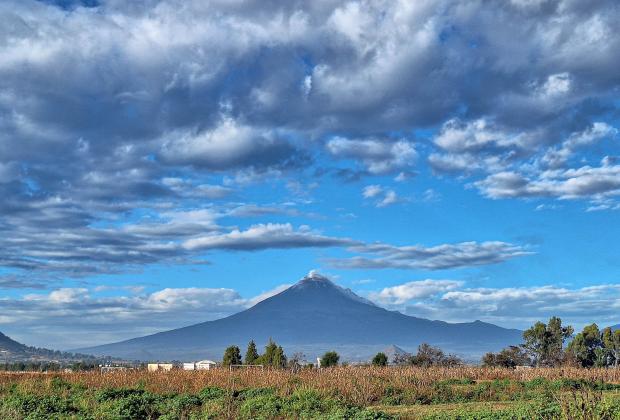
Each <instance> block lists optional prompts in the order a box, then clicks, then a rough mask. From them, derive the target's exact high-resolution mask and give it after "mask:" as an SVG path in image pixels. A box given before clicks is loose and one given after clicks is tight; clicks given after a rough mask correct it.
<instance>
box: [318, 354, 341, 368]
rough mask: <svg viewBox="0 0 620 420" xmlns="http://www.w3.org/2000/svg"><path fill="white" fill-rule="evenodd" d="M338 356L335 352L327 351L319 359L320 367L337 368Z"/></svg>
mask: <svg viewBox="0 0 620 420" xmlns="http://www.w3.org/2000/svg"><path fill="white" fill-rule="evenodd" d="M339 360H340V356H339V355H338V353H336V352H335V351H328V352H327V353H325V354H324V355H323V357H321V367H332V366H338V361H339Z"/></svg>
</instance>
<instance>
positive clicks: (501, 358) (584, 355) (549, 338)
mask: <svg viewBox="0 0 620 420" xmlns="http://www.w3.org/2000/svg"><path fill="white" fill-rule="evenodd" d="M574 332H575V331H574V329H573V327H571V326H570V325H567V326H564V325H562V320H561V319H560V318H559V317H552V318H550V319H549V322H548V323H546V324H545V323H544V322H537V323H536V324H534V325H533V326H532V327H530V328H528V329H527V330H525V331H524V332H523V343H522V344H521V345H519V346H510V347H507V348H505V349H503V350H502V351H500V352H498V353H487V354H485V355H484V356H483V357H482V364H483V366H502V367H515V366H535V367H553V366H581V367H618V364H619V363H620V330H615V331H614V330H613V329H612V328H610V327H607V328H604V329H603V330H602V331H601V330H600V329H599V327H598V325H596V324H590V325H587V326H586V327H584V328H583V330H582V331H581V332H579V333H577V334H576V335H575V334H574ZM567 342H568V344H567V345H566V343H567Z"/></svg>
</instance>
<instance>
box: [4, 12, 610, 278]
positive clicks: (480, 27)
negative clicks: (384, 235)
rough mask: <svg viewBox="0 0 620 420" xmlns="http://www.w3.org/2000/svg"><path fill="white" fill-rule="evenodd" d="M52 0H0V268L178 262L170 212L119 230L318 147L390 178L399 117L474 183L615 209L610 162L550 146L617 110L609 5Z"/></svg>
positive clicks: (574, 143)
mask: <svg viewBox="0 0 620 420" xmlns="http://www.w3.org/2000/svg"><path fill="white" fill-rule="evenodd" d="M62 3H63V5H64V6H65V7H57V6H55V5H54V4H53V2H49V1H48V2H40V1H34V0H6V1H3V2H1V3H0V56H1V57H2V60H1V61H0V196H1V197H2V200H1V201H0V216H1V217H0V233H1V239H0V247H1V248H2V250H3V254H2V256H0V265H1V266H2V267H5V268H9V269H15V270H26V271H27V270H36V269H40V271H39V273H40V272H41V270H44V271H45V272H48V273H56V274H58V275H57V277H58V278H62V277H63V276H72V275H76V274H78V273H79V274H80V275H83V274H84V273H101V272H120V271H123V270H125V269H126V268H127V267H128V266H134V267H135V266H143V265H145V264H151V263H154V262H160V261H163V260H166V261H178V262H183V261H187V259H188V258H191V257H192V256H191V255H190V256H188V255H187V252H188V250H187V249H186V248H185V247H183V246H181V245H180V244H182V243H185V242H186V241H187V240H189V239H191V238H192V237H193V236H194V235H192V234H190V232H191V227H190V226H189V225H185V226H183V227H182V228H181V227H180V226H179V225H178V224H176V225H175V224H167V223H162V224H161V226H157V227H155V225H151V224H149V223H138V224H140V225H143V224H148V225H149V226H148V227H145V226H137V227H134V228H129V227H128V225H131V224H135V222H136V219H137V218H140V217H141V216H142V215H147V216H144V217H145V218H146V219H148V217H151V216H152V215H155V216H153V217H155V218H158V217H159V216H158V214H159V213H160V212H161V210H162V208H170V207H171V206H173V207H177V208H196V207H201V206H204V205H205V202H204V201H207V202H208V201H209V200H223V199H226V198H228V197H229V196H231V195H233V194H235V193H241V191H239V190H240V189H242V188H244V187H247V186H248V185H250V184H251V183H253V182H254V183H263V182H264V183H266V182H272V181H273V179H274V178H275V179H280V178H286V177H289V176H290V177H295V176H297V175H299V174H301V173H303V172H304V171H306V170H308V172H312V173H316V174H320V173H328V172H329V171H328V170H327V169H325V168H324V167H322V166H324V161H326V160H327V159H326V156H325V155H329V157H330V158H331V160H330V161H333V160H336V161H338V162H340V161H343V160H346V161H347V162H346V165H349V164H350V162H349V161H354V165H355V166H356V167H357V166H360V167H361V168H363V171H361V172H359V173H362V172H363V174H370V175H385V174H388V173H389V174H392V173H399V172H403V173H406V172H407V171H408V169H410V166H411V164H412V162H414V161H415V158H416V156H417V155H418V154H422V153H426V150H424V148H423V147H422V146H421V145H420V142H418V141H417V140H416V142H415V145H414V143H413V141H411V140H407V139H408V138H409V137H408V136H409V135H408V134H402V133H411V132H412V131H414V130H416V129H419V128H422V129H427V128H433V127H437V126H438V127H440V133H439V135H438V136H437V138H435V139H434V142H433V145H434V147H435V150H434V151H433V152H432V154H431V156H430V157H429V161H430V163H431V165H432V167H433V168H434V169H435V170H436V171H437V172H442V173H443V172H446V171H451V172H457V173H459V174H460V173H465V174H469V173H471V172H480V173H482V175H477V177H476V179H474V180H473V183H472V185H474V186H477V187H478V188H480V190H481V191H482V192H483V194H485V195H487V196H489V197H498V198H499V197H523V196H527V197H539V196H540V197H542V196H544V197H552V198H573V197H574V198H583V199H588V200H590V199H594V201H593V202H592V203H590V204H591V207H598V208H602V206H603V205H604V206H606V208H614V206H615V204H614V203H610V202H608V201H605V204H602V203H603V202H604V200H610V199H613V197H614V196H615V195H616V194H617V190H618V187H617V182H616V180H617V176H618V175H617V173H616V172H617V170H616V169H615V166H614V164H612V163H607V164H601V165H600V166H596V165H595V164H594V163H593V162H581V163H576V162H575V159H572V158H571V157H568V158H567V157H566V154H567V153H568V152H567V151H574V150H577V148H586V147H587V148H589V147H591V146H593V145H594V144H599V143H603V142H604V136H605V135H604V134H603V132H604V131H605V130H602V131H601V130H600V128H604V127H603V126H602V125H596V123H602V122H603V121H608V120H609V116H610V112H611V111H610V110H613V109H615V107H616V105H617V98H616V96H617V86H618V85H619V83H620V76H619V73H618V71H617V59H616V57H617V51H618V49H619V46H620V36H619V35H618V31H616V30H615V28H616V26H617V21H618V17H619V16H618V13H619V11H618V8H617V7H616V2H615V1H613V0H602V1H598V2H595V3H592V4H589V5H588V6H587V7H586V6H583V5H582V4H579V2H551V3H549V5H548V6H544V7H543V6H540V5H536V4H535V2H495V3H488V2H487V3H475V2H474V3H468V4H462V3H460V2H455V1H452V0H440V1H438V2H414V3H408V2H388V3H376V2H363V1H351V2H348V3H346V4H342V3H338V2H326V3H321V4H320V5H317V4H316V2H310V1H308V2H259V1H254V0H246V1H241V2H209V3H205V2H200V1H183V0H162V1H157V2H154V1H144V2H138V3H136V2H123V1H118V0H106V1H101V2H97V7H81V5H82V4H83V3H90V4H92V3H94V2H77V1H64V2H62ZM526 3H527V4H526ZM530 3H531V4H530ZM552 6H553V7H552ZM593 45H595V46H596V48H593ZM67 75H71V76H70V77H67ZM481 81H484V83H481ZM455 116H458V119H455ZM609 124H610V125H611V123H609ZM588 127H591V128H590V129H589V128H588ZM588 130H590V131H591V132H589V131H588ZM572 133H585V134H583V136H581V137H580V135H579V134H577V135H576V136H575V137H572ZM588 133H590V134H588ZM607 133H608V134H607V136H609V133H610V131H609V129H608V130H607ZM588 136H589V137H588ZM399 138H400V139H399ZM588 138H592V139H593V140H592V141H589V140H587V139H588ZM563 142H565V143H563ZM540 147H542V148H543V149H544V151H543V152H542V153H540V154H538V156H536V154H537V152H536V150H538V149H539V148H540ZM547 151H548V152H549V154H548V155H545V156H546V158H544V159H543V154H545V153H546V152H547ZM606 154H607V153H606ZM609 154H613V152H611V153H609ZM310 156H311V157H314V158H315V159H314V160H313V159H310ZM602 157H603V156H600V157H599V160H600V158H602ZM355 162H357V163H355ZM543 162H547V163H546V165H547V166H546V167H544V168H542V166H543ZM563 162H565V164H564V166H561V165H562V164H563ZM524 163H525V164H527V165H528V166H529V168H526V167H522V164H524ZM339 164H340V163H339ZM536 165H539V167H537V168H535V167H534V166H536ZM558 165H560V166H558ZM566 165H568V166H566ZM532 168H534V169H532ZM339 169H341V170H342V171H344V172H343V173H350V172H346V170H347V169H349V168H339ZM547 170H548V171H549V172H546V171H547ZM532 171H534V172H532ZM359 173H358V174H359ZM358 176H359V175H358ZM222 178H224V179H225V180H234V181H231V182H229V184H228V185H221V181H222ZM238 189H239V190H238ZM233 190H234V191H233ZM390 191H391V190H387V192H386V195H385V196H384V197H383V198H381V199H380V200H379V201H377V202H375V205H383V206H387V205H390V204H393V203H394V202H396V201H397V200H398V196H397V194H396V192H395V191H391V192H390ZM201 200H204V201H201ZM147 221H148V220H147ZM145 229H146V230H149V229H150V233H148V234H146V233H144V232H145ZM202 229H207V230H206V233H207V235H204V234H205V232H204V231H203V230H202ZM211 229H213V226H208V227H205V226H202V225H201V226H200V232H198V234H199V235H201V236H209V233H210V232H212V230H211ZM155 230H158V231H159V232H163V230H166V233H165V235H164V234H163V233H159V234H157V235H156V234H155ZM230 230H231V229H228V231H229V233H230ZM139 231H140V232H139ZM225 231H226V229H225ZM240 232H243V231H240ZM49 238H54V241H50V240H49ZM59 273H63V274H62V275H60V274H59ZM21 278H22V277H20V276H19V273H18V274H17V277H15V276H14V277H12V280H11V282H8V281H6V282H4V284H5V285H8V284H16V282H18V281H19V280H16V279H21ZM43 280H45V279H42V278H36V279H31V283H32V282H34V283H39V282H40V281H43Z"/></svg>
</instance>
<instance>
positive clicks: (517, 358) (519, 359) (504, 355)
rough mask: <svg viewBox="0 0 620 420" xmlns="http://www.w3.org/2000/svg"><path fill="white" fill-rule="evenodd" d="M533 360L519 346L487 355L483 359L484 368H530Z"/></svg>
mask: <svg viewBox="0 0 620 420" xmlns="http://www.w3.org/2000/svg"><path fill="white" fill-rule="evenodd" d="M531 363H532V360H531V359H530V357H529V356H528V354H527V352H525V350H523V349H522V348H521V347H519V346H509V347H506V348H505V349H503V350H502V351H500V352H499V353H487V354H485V355H484V356H483V357H482V366H485V367H508V368H514V367H517V366H529V365H530V364H531Z"/></svg>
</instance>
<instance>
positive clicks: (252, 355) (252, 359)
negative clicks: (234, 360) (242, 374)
mask: <svg viewBox="0 0 620 420" xmlns="http://www.w3.org/2000/svg"><path fill="white" fill-rule="evenodd" d="M259 357H260V355H259V354H258V351H257V350H256V343H255V342H254V340H252V341H250V342H249V343H248V349H247V350H246V352H245V364H246V365H254V364H256V360H258V358H259Z"/></svg>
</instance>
